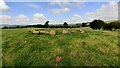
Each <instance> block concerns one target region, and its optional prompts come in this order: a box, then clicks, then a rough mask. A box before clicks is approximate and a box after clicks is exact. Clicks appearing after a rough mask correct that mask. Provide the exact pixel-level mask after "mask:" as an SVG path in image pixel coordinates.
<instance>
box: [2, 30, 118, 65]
mask: <svg viewBox="0 0 120 68" xmlns="http://www.w3.org/2000/svg"><path fill="white" fill-rule="evenodd" d="M31 29H32V28H19V29H2V51H3V60H2V65H3V66H116V65H119V64H118V38H119V36H118V32H117V31H103V30H92V29H90V28H73V29H66V30H68V31H70V32H73V33H72V34H68V35H62V34H61V32H62V30H63V29H60V28H58V29H55V30H56V31H57V34H56V35H49V34H42V35H40V34H32V33H30V32H29V31H30V30H31ZM80 29H82V30H85V31H86V33H80V31H79V30H80ZM36 30H46V31H50V30H51V29H50V28H49V29H45V28H44V29H42V28H36ZM57 56H61V57H62V59H61V61H60V62H58V63H56V62H55V58H56V57H57Z"/></svg>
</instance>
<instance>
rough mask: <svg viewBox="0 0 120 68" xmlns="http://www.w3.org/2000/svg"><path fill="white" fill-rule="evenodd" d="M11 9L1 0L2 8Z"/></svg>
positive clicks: (0, 5) (0, 8)
mask: <svg viewBox="0 0 120 68" xmlns="http://www.w3.org/2000/svg"><path fill="white" fill-rule="evenodd" d="M8 9H10V8H9V7H8V6H7V5H6V3H5V2H4V1H3V0H0V10H8Z"/></svg>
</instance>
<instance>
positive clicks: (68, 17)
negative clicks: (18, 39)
mask: <svg viewBox="0 0 120 68" xmlns="http://www.w3.org/2000/svg"><path fill="white" fill-rule="evenodd" d="M0 1H1V2H0V11H2V14H0V23H2V24H12V25H17V24H18V25H27V24H44V23H45V22H46V21H48V20H49V21H50V24H62V23H64V22H68V24H75V23H83V22H89V21H92V20H94V19H102V20H105V21H108V20H117V18H118V3H117V2H115V1H110V2H61V1H60V2H5V1H3V0H0Z"/></svg>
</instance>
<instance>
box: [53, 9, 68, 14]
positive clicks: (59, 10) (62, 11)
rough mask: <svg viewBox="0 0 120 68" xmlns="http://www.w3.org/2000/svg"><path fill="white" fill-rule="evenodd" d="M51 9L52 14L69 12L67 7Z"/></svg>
mask: <svg viewBox="0 0 120 68" xmlns="http://www.w3.org/2000/svg"><path fill="white" fill-rule="evenodd" d="M51 11H52V13H54V14H61V13H66V12H69V11H70V9H69V8H61V9H52V10H51Z"/></svg>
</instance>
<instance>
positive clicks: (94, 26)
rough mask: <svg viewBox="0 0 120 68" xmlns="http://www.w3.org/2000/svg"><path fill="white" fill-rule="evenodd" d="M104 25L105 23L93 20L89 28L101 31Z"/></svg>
mask: <svg viewBox="0 0 120 68" xmlns="http://www.w3.org/2000/svg"><path fill="white" fill-rule="evenodd" d="M104 25H105V23H104V21H102V20H94V21H92V22H90V28H92V29H101V28H103V27H104Z"/></svg>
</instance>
